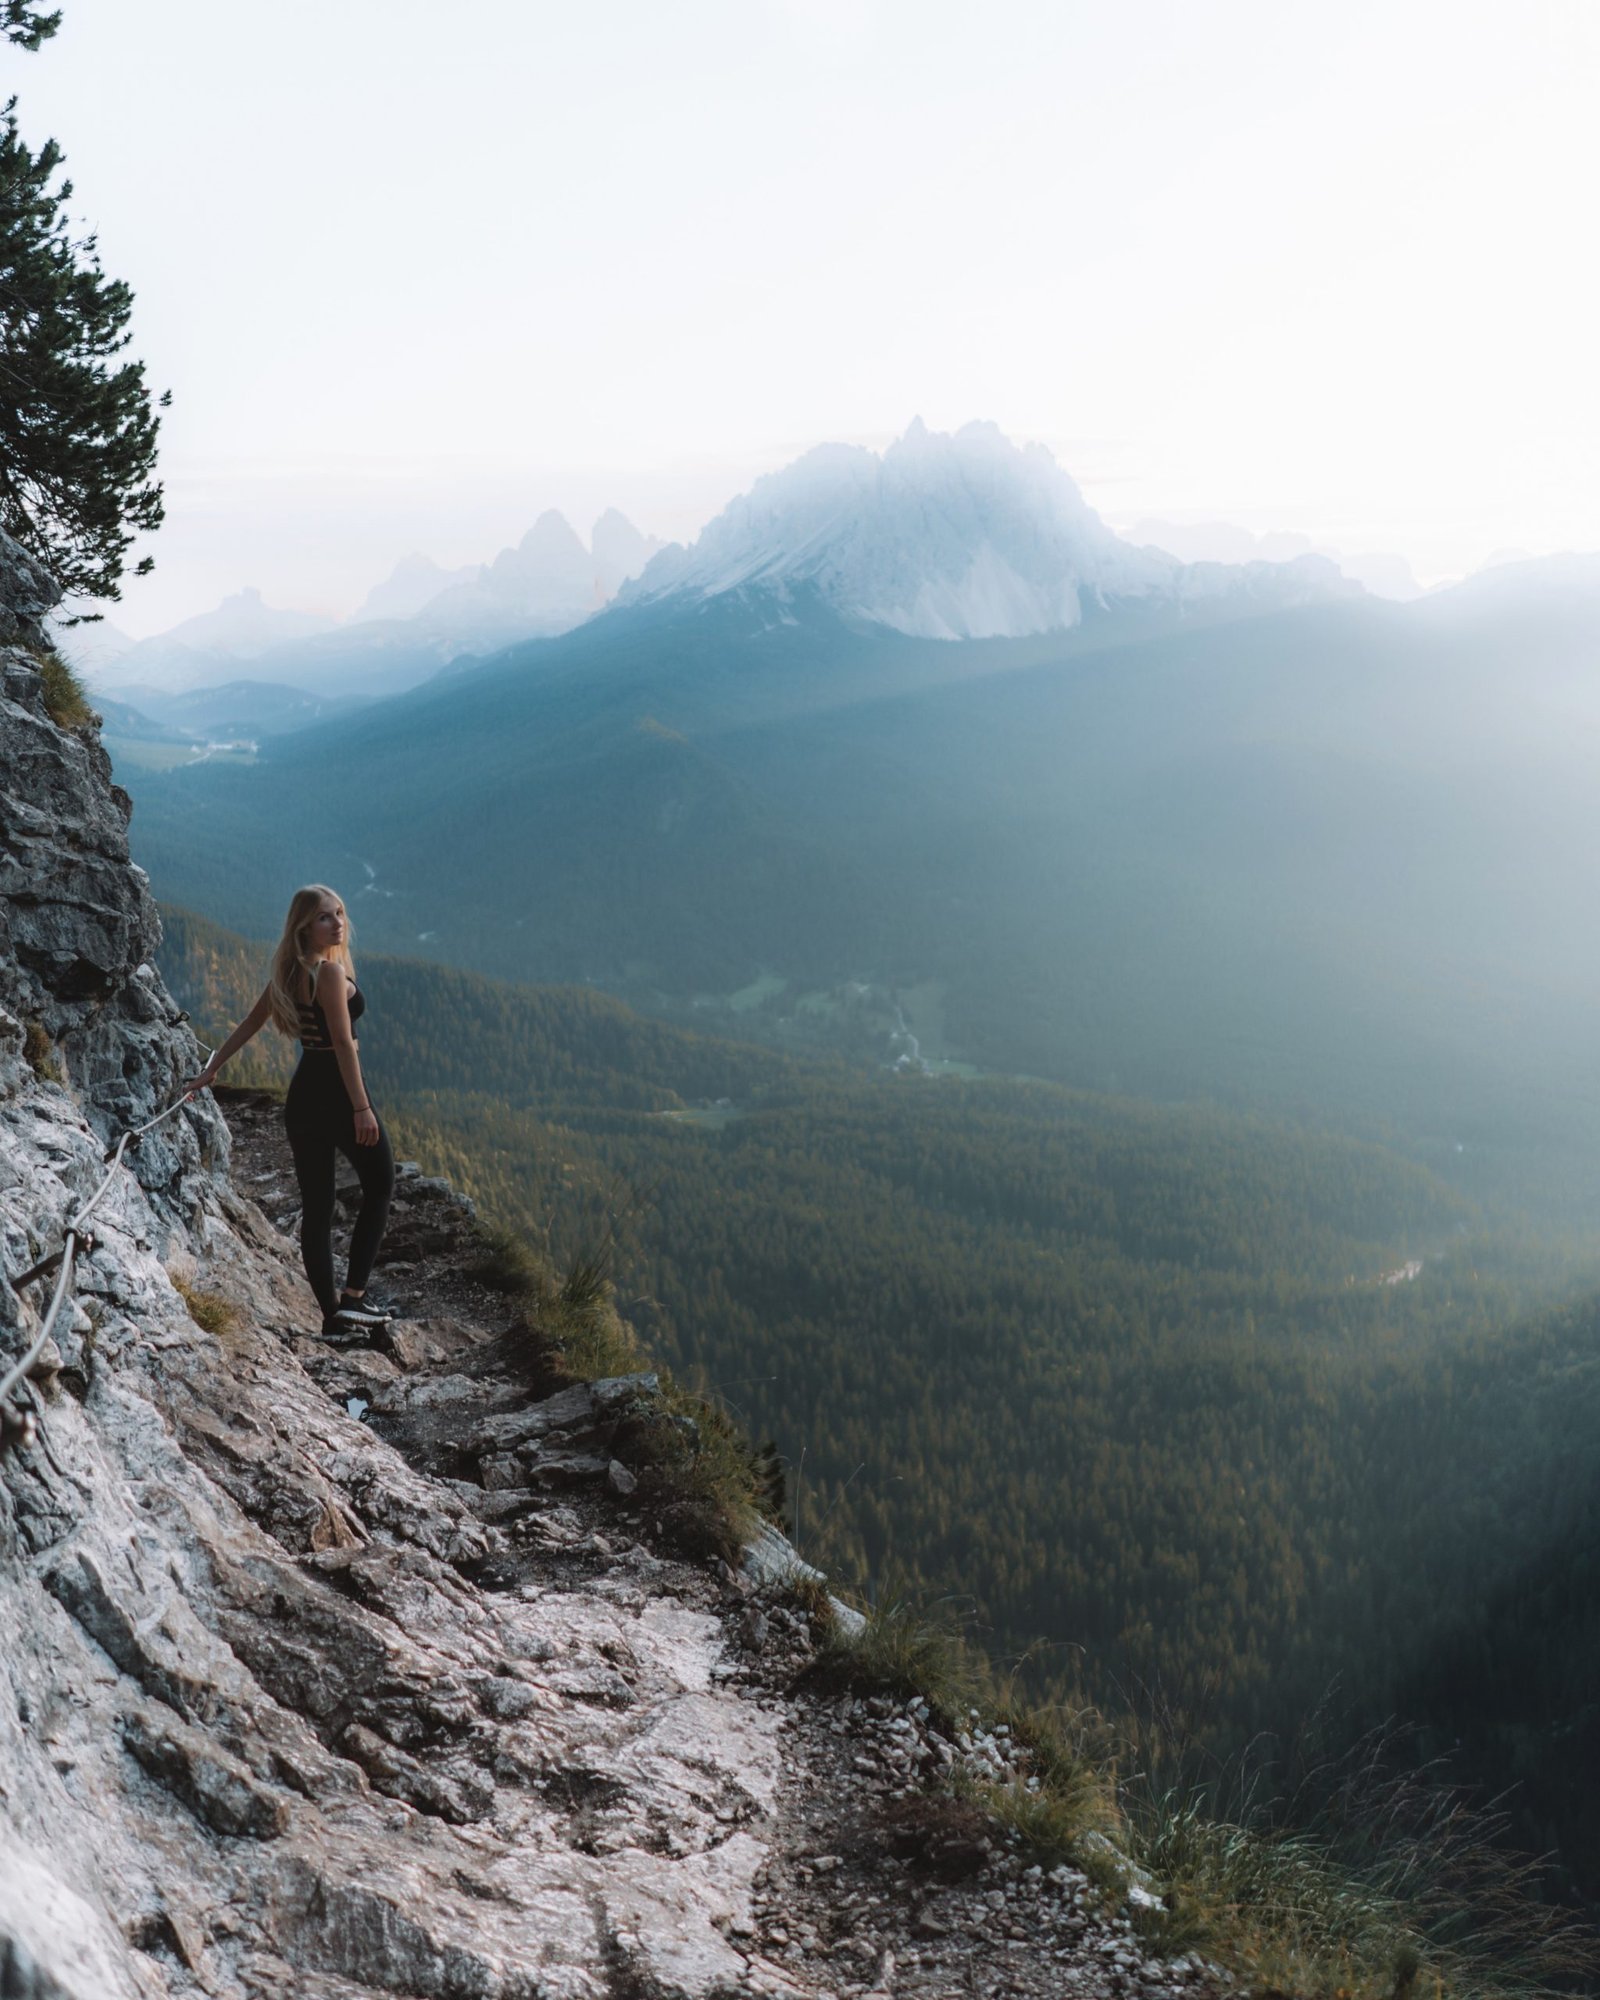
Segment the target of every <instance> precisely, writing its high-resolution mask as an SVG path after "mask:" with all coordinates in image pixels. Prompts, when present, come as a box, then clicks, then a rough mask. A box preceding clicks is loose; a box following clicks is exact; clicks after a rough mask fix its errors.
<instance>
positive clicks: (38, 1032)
mask: <svg viewBox="0 0 1600 2000" xmlns="http://www.w3.org/2000/svg"><path fill="white" fill-rule="evenodd" d="M22 1056H23V1060H24V1061H25V1062H26V1063H27V1065H28V1067H29V1069H31V1070H32V1071H33V1073H34V1075H35V1076H36V1077H38V1079H39V1081H40V1082H41V1083H64V1082H65V1081H66V1073H65V1071H64V1070H63V1069H62V1067H61V1058H60V1057H59V1056H58V1055H57V1054H56V1045H55V1043H54V1042H53V1041H51V1039H50V1037H49V1035H48V1033H47V1032H46V1030H45V1026H44V1023H43V1022H42V1021H29V1022H28V1023H27V1025H26V1026H25V1027H24V1029H23V1035H22Z"/></svg>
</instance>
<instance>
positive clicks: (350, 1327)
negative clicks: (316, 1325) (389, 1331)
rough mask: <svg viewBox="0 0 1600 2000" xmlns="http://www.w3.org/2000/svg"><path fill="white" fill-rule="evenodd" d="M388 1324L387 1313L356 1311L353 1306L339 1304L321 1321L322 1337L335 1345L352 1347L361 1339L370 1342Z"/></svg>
mask: <svg viewBox="0 0 1600 2000" xmlns="http://www.w3.org/2000/svg"><path fill="white" fill-rule="evenodd" d="M389 1324H390V1319H389V1315H388V1314H387V1313H380V1312H357V1310H356V1309H355V1307H354V1306H341V1307H340V1308H339V1310H338V1311H337V1312H336V1313H330V1314H329V1315H328V1317H327V1318H326V1319H325V1320H324V1321H323V1322H322V1337H323V1339H324V1340H328V1341H332V1342H333V1343H334V1345H335V1346H342V1347H353V1346H355V1345H357V1344H358V1343H359V1342H361V1341H368V1342H370V1341H371V1340H372V1339H373V1338H374V1337H375V1336H376V1335H378V1334H380V1333H382V1332H383V1330H384V1328H385V1327H387V1326H388V1325H389Z"/></svg>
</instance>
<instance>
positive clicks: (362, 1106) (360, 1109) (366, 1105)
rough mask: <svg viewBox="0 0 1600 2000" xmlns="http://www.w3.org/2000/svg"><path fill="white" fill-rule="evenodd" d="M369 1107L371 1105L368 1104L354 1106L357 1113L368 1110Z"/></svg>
mask: <svg viewBox="0 0 1600 2000" xmlns="http://www.w3.org/2000/svg"><path fill="white" fill-rule="evenodd" d="M371 1109H372V1106H371V1105H370V1104H358V1105H357V1106H356V1111H357V1113H358V1114H359V1113H361V1112H363V1111H370V1110H371Z"/></svg>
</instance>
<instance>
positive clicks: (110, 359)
mask: <svg viewBox="0 0 1600 2000" xmlns="http://www.w3.org/2000/svg"><path fill="white" fill-rule="evenodd" d="M4 26H5V31H6V33H7V36H8V37H9V39H10V40H12V41H14V42H19V43H21V45H22V46H23V47H36V46H37V39H43V37H44V36H45V35H46V34H48V33H49V32H52V31H53V17H51V16H47V15H43V14H40V13H39V12H38V11H37V10H36V9H32V8H27V7H18V6H17V5H16V4H15V0H8V8H7V14H6V16H5V17H4ZM36 38H37V39H36ZM62 162H63V154H62V151H61V148H60V147H59V146H58V145H57V144H56V142H55V141H54V140H53V139H48V140H46V141H45V143H44V145H43V146H41V147H40V148H39V150H38V151H37V152H35V151H33V150H32V149H31V148H30V147H29V146H28V145H27V144H26V143H25V142H24V140H23V138H22V135H21V132H20V131H19V130H18V126H17V119H16V99H15V98H14V97H13V98H11V99H10V100H9V102H7V104H6V105H5V107H4V109H3V110H0V528H3V529H4V530H5V531H6V533H7V534H9V535H11V536H12V537H13V538H14V539H15V540H16V541H17V542H19V543H20V544H21V545H22V547H23V548H24V549H26V550H27V551H28V553H29V554H30V555H32V556H34V557H35V558H36V559H37V560H38V561H39V562H40V563H42V564H43V565H44V567H45V568H46V569H47V570H48V571H49V572H50V574H51V575H52V576H53V577H54V578H55V580H56V582H57V583H58V584H59V585H60V586H61V588H62V590H63V591H64V592H65V593H66V594H67V595H68V596H77V597H90V598H115V597H118V596H119V595H120V594H121V593H120V588H119V585H120V580H121V578H122V575H123V572H124V569H125V568H126V566H127V560H128V551H129V549H130V547H131V546H132V543H133V539H134V536H135V535H136V534H141V533H145V534H147V533H150V532H151V531H153V530H154V529H156V528H158V527H159V526H160V525H161V519H162V511H163V505H162V494H161V488H160V486H159V485H158V484H157V483H156V482H155V480H154V479H153V478H152V477H151V474H152V472H153V470H154V467H155V460H156V436H157V432H158V430H159V427H160V420H159V418H158V417H157V415H156V412H155V407H154V404H153V400H152V397H151V394H150V391H149V389H148V388H147V386H146V384H145V376H144V364H143V363H142V362H140V361H133V360H128V359H124V358H123V357H124V355H125V351H126V349H127V346H128V343H129V340H130V338H131V335H130V333H129V330H128V322H129V319H130V317H131V315H132V311H133V294H132V292H131V291H130V290H129V288H128V287H127V285H125V284H123V283H121V282H120V281H119V280H115V279H109V278H107V277H106V275H105V273H104V272H103V271H102V269H101V267H100V260H99V256H98V254H97V250H96V245H95V239H94V237H93V236H83V237H74V235H73V233H72V226H71V221H70V218H69V216H68V213H67V203H68V202H69V201H70V200H71V198H72V183H71V182H70V181H68V180H58V179H57V175H58V173H59V170H60V168H61V165H62ZM165 401H166V398H165V397H163V398H162V402H163V403H165ZM151 560H152V559H151V558H149V557H146V558H145V559H144V560H143V561H141V562H139V563H137V564H135V565H134V570H133V573H134V574H135V575H142V574H143V573H144V572H145V571H146V570H148V569H149V568H150V567H151Z"/></svg>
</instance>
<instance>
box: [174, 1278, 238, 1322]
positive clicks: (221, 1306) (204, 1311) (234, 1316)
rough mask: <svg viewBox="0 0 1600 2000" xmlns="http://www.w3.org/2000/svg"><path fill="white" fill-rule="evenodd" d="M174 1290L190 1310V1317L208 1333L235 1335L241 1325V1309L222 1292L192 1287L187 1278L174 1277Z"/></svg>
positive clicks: (196, 1286)
mask: <svg viewBox="0 0 1600 2000" xmlns="http://www.w3.org/2000/svg"><path fill="white" fill-rule="evenodd" d="M172 1289H173V1290H174V1291H175V1292H176V1293H177V1294H178V1296H179V1298H181V1299H182V1300H183V1302H184V1304H185V1305H186V1306H187V1307H188V1308H189V1317H190V1319H192V1320H193V1321H194V1323H195V1325H196V1326H198V1327H201V1328H203V1329H204V1331H205V1332H207V1333H233V1332H235V1331H236V1330H237V1329H238V1325H239V1308H238V1307H237V1306H236V1305H234V1303H233V1302H232V1300H231V1299H225V1298H224V1297H223V1296H222V1294H221V1292H208V1291H204V1290H202V1289H201V1287H200V1286H198V1285H191V1284H190V1283H189V1281H188V1279H187V1278H179V1277H174V1278H173V1280H172Z"/></svg>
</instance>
